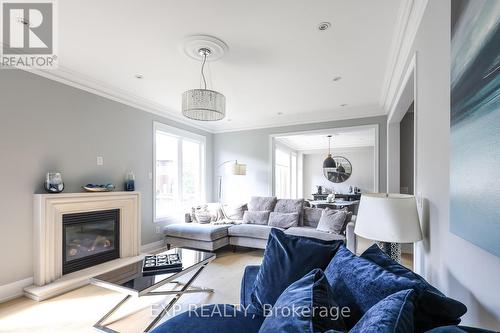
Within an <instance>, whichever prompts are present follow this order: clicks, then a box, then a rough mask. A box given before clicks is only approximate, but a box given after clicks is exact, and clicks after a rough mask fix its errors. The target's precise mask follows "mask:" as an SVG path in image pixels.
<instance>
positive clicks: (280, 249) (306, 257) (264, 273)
mask: <svg viewBox="0 0 500 333" xmlns="http://www.w3.org/2000/svg"><path fill="white" fill-rule="evenodd" d="M342 243H343V241H339V240H331V241H325V240H321V239H316V238H307V237H300V236H292V235H286V234H285V233H284V232H283V231H281V230H279V229H276V228H272V230H271V233H270V234H269V238H268V240H267V246H266V250H265V251H264V258H263V259H262V264H261V266H260V269H259V272H258V273H257V277H256V278H255V283H254V288H253V291H252V294H251V298H252V306H253V308H254V309H253V310H254V311H255V312H257V313H260V314H264V313H265V311H264V310H265V309H267V308H268V307H269V306H273V305H274V303H275V302H276V300H277V299H278V297H279V296H280V295H281V293H282V292H283V291H284V290H285V289H286V288H287V287H288V286H289V285H290V284H292V283H293V282H295V281H297V280H299V279H300V278H301V277H303V276H304V275H305V274H306V273H308V272H310V271H311V270H313V269H314V268H320V269H325V268H326V266H327V265H328V263H329V262H330V260H331V259H332V257H333V256H334V255H335V253H336V252H337V249H338V248H339V246H340V245H341V244H342Z"/></svg>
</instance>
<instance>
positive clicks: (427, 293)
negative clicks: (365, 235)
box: [361, 245, 467, 332]
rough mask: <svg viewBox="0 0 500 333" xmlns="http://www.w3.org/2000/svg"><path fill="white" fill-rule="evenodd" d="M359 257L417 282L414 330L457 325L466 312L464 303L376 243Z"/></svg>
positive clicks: (423, 330)
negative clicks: (400, 262)
mask: <svg viewBox="0 0 500 333" xmlns="http://www.w3.org/2000/svg"><path fill="white" fill-rule="evenodd" d="M361 257H362V258H365V259H367V260H370V261H371V262H373V263H375V264H377V265H378V266H380V267H382V268H384V269H385V270H387V271H389V272H391V273H393V274H395V275H398V276H404V277H406V278H408V279H410V280H412V281H415V282H416V283H417V286H418V290H417V291H418V297H417V301H416V304H415V305H416V309H415V331H416V332H425V331H428V330H430V329H432V328H434V327H439V326H446V325H457V324H458V323H459V322H460V317H461V316H463V315H464V314H465V312H467V307H466V306H465V305H464V304H462V303H461V302H459V301H457V300H454V299H453V298H449V297H446V296H445V295H444V294H443V293H441V292H440V291H439V290H438V289H436V288H434V287H433V286H431V285H430V284H429V283H428V282H427V281H426V280H425V279H424V278H423V277H421V276H420V275H418V274H416V273H414V272H412V271H411V270H409V269H408V268H406V267H404V266H402V265H400V264H398V263H397V262H395V261H394V260H392V259H391V258H390V257H389V256H388V255H387V254H385V253H384V252H383V251H382V250H381V249H380V248H379V247H378V246H377V245H372V246H371V247H369V248H368V249H367V250H366V251H365V252H363V254H362V255H361Z"/></svg>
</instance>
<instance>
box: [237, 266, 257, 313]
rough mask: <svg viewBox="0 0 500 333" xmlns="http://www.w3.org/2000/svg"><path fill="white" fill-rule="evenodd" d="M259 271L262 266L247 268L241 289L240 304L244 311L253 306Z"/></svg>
mask: <svg viewBox="0 0 500 333" xmlns="http://www.w3.org/2000/svg"><path fill="white" fill-rule="evenodd" d="M259 269H260V266H256V265H255V266H254V265H251V266H247V267H245V272H244V273H243V278H242V279H241V288H240V304H241V306H242V307H243V308H244V309H246V308H248V307H249V305H250V304H252V291H253V285H254V283H255V278H256V277H257V273H259Z"/></svg>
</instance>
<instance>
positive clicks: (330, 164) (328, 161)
mask: <svg viewBox="0 0 500 333" xmlns="http://www.w3.org/2000/svg"><path fill="white" fill-rule="evenodd" d="M331 139H332V136H331V135H328V156H327V157H326V158H325V160H324V161H323V169H326V168H329V169H330V168H336V167H337V164H336V163H335V160H334V159H333V158H332V154H331V153H330V140H331Z"/></svg>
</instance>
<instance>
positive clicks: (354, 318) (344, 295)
mask: <svg viewBox="0 0 500 333" xmlns="http://www.w3.org/2000/svg"><path fill="white" fill-rule="evenodd" d="M325 275H326V277H327V278H328V281H329V283H330V285H331V286H332V290H333V297H334V299H335V301H336V302H337V303H338V304H339V305H340V306H341V307H348V308H349V309H350V316H349V317H346V318H345V319H344V320H345V323H346V325H347V327H348V328H352V327H353V326H354V325H355V324H356V323H357V322H358V321H359V320H360V319H361V317H362V316H363V315H364V314H365V313H366V312H367V311H368V310H369V309H370V308H371V307H372V306H374V305H375V304H377V303H378V302H379V301H381V300H383V299H384V298H386V297H387V296H389V295H392V294H394V293H396V292H398V291H401V290H407V289H414V288H415V287H416V286H417V282H415V281H412V280H410V279H408V278H406V277H403V276H398V275H395V274H393V273H391V272H389V271H387V270H385V269H383V268H382V267H380V266H378V265H377V264H375V263H373V262H371V261H370V260H367V259H364V258H360V257H357V256H356V255H354V254H353V253H352V252H351V251H349V250H348V249H346V248H345V246H343V245H342V246H341V247H340V248H339V249H338V251H337V254H336V255H335V257H333V259H332V261H331V262H330V264H329V265H328V267H327V268H326V270H325Z"/></svg>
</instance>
